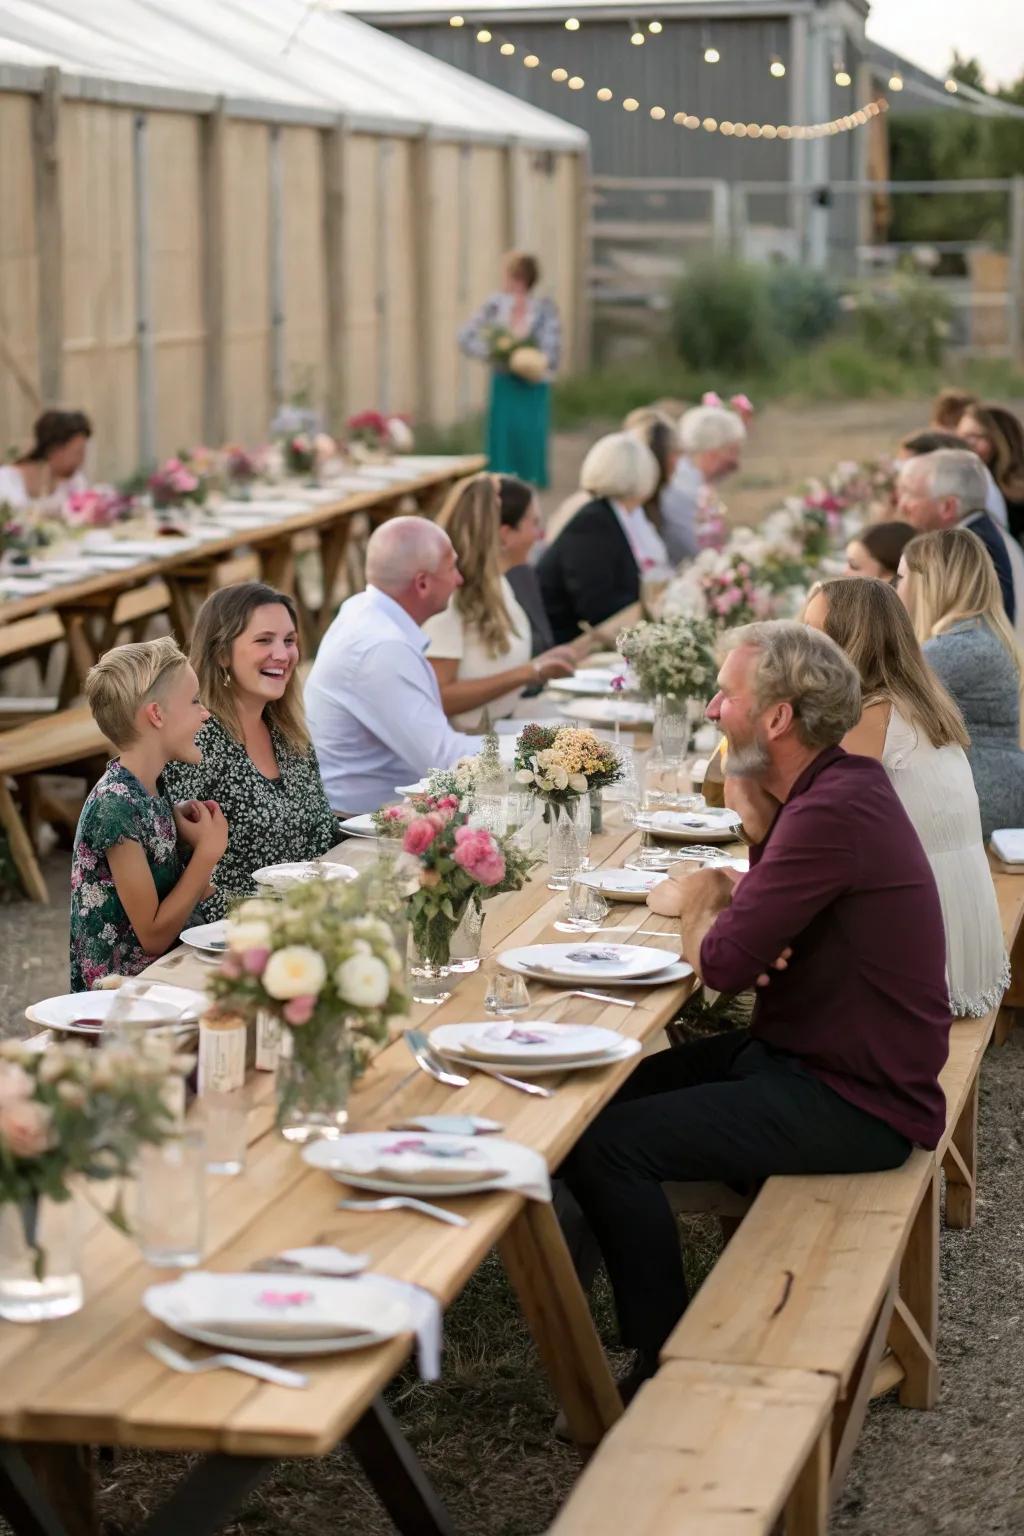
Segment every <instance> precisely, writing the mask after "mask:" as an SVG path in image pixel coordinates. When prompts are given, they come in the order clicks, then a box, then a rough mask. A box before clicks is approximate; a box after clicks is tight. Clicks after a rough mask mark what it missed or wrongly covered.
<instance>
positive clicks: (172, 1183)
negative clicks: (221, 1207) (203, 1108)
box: [135, 1130, 206, 1269]
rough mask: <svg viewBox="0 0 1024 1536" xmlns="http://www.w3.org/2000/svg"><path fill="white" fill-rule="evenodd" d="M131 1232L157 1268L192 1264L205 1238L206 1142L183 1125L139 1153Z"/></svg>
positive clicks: (198, 1133) (197, 1260) (201, 1255)
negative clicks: (167, 1138) (133, 1232)
mask: <svg viewBox="0 0 1024 1536" xmlns="http://www.w3.org/2000/svg"><path fill="white" fill-rule="evenodd" d="M137 1172H138V1183H137V1188H136V1210H135V1234H136V1237H137V1239H138V1243H139V1247H140V1249H141V1250H142V1256H143V1258H144V1259H145V1260H146V1261H147V1263H149V1264H153V1265H155V1266H156V1267H157V1268H158V1269H193V1268H194V1267H195V1266H196V1265H197V1264H198V1263H199V1262H200V1260H201V1259H202V1257H203V1243H204V1239H205V1237H206V1142H205V1139H204V1137H203V1135H202V1133H201V1132H200V1131H197V1130H186V1131H183V1132H182V1134H181V1135H180V1136H175V1137H172V1139H171V1140H170V1141H165V1142H164V1144H163V1146H160V1147H148V1146H147V1147H143V1148H142V1151H141V1153H140V1154H139V1162H138V1170H137Z"/></svg>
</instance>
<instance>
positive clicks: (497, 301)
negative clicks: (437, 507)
mask: <svg viewBox="0 0 1024 1536" xmlns="http://www.w3.org/2000/svg"><path fill="white" fill-rule="evenodd" d="M539 277H540V267H539V265H538V263H537V259H536V257H534V256H528V255H527V254H526V253H525V252H524V251H512V252H511V253H510V254H509V255H508V256H506V257H505V261H504V285H503V287H502V289H501V292H500V293H493V294H491V296H490V298H488V299H487V300H485V302H484V303H483V304H482V305H481V306H480V308H479V309H478V310H477V312H476V314H475V315H474V316H473V318H472V319H471V320H470V321H469V322H468V324H467V325H464V326H463V328H462V330H461V331H460V332H459V346H460V347H461V348H462V350H463V352H465V353H466V354H467V356H469V357H478V358H482V359H484V360H485V361H486V362H489V363H490V365H491V393H490V401H489V405H488V413H487V457H488V460H489V463H490V468H491V469H492V470H493V471H494V472H495V473H496V474H500V475H516V476H518V478H519V479H520V480H526V481H527V482H528V483H529V484H530V485H534V486H537V487H538V488H539V489H543V488H544V487H545V486H546V485H547V483H548V432H549V428H550V414H551V384H550V378H551V375H552V374H553V373H554V372H555V371H556V369H557V368H558V363H559V359H560V357H561V351H562V326H561V321H560V320H559V317H558V309H557V307H556V305H555V302H554V300H553V299H549V298H535V297H534V296H533V290H534V289H535V287H536V285H537V280H538V278H539Z"/></svg>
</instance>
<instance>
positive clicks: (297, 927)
mask: <svg viewBox="0 0 1024 1536" xmlns="http://www.w3.org/2000/svg"><path fill="white" fill-rule="evenodd" d="M369 905H370V900H369V889H368V886H367V882H366V881H365V879H360V880H353V881H351V882H345V883H343V882H342V881H339V880H314V881H310V882H309V883H308V884H305V885H297V886H293V887H292V888H291V889H290V890H288V891H286V892H285V894H284V896H283V897H282V898H281V899H280V900H279V901H265V900H261V899H259V898H255V899H250V900H248V901H243V902H242V903H241V904H240V905H239V906H238V907H237V908H235V910H234V911H233V912H232V914H231V917H230V920H229V923H228V931H227V946H228V948H227V953H226V954H225V956H224V958H223V959H222V961H221V963H220V966H219V968H218V970H217V971H215V972H214V974H213V976H212V977H211V979H210V982H209V985H208V991H209V992H210V995H211V996H212V997H213V998H214V999H215V1000H216V1001H217V1002H218V1003H220V1004H222V1005H224V1006H226V1007H229V1008H230V1009H231V1010H232V1011H234V1012H237V1013H239V1014H241V1015H242V1017H243V1018H246V1019H253V1020H254V1019H255V1017H256V1015H257V1014H258V1013H262V1014H269V1015H270V1016H271V1017H272V1018H274V1019H276V1021H277V1022H278V1024H279V1026H280V1027H281V1030H282V1037H281V1044H282V1050H281V1058H280V1060H279V1062H278V1068H277V1073H278V1075H277V1122H278V1126H279V1128H280V1129H281V1131H282V1133H283V1134H284V1135H285V1136H286V1137H287V1138H288V1139H289V1140H291V1141H308V1140H309V1139H311V1138H312V1137H314V1136H337V1135H340V1134H341V1132H342V1131H343V1130H344V1129H345V1126H346V1124H347V1121H348V1091H349V1085H350V1083H351V1081H352V1079H353V1078H355V1077H358V1076H359V1074H360V1073H361V1072H362V1071H363V1070H364V1068H365V1066H366V1063H367V1061H368V1059H369V1056H370V1053H371V1047H372V1046H373V1045H374V1044H381V1043H382V1042H384V1041H386V1040H387V1038H388V1020H389V1018H391V1017H392V1016H393V1015H397V1014H401V1013H402V1012H404V1010H405V1005H406V996H405V991H404V987H403V976H404V959H403V957H402V956H400V955H399V953H398V951H397V949H396V948H395V942H394V935H393V933H392V929H391V927H390V926H389V925H388V923H387V922H385V921H383V920H382V919H381V918H380V917H379V916H378V915H377V914H376V913H375V912H373V911H371V910H368V907H369Z"/></svg>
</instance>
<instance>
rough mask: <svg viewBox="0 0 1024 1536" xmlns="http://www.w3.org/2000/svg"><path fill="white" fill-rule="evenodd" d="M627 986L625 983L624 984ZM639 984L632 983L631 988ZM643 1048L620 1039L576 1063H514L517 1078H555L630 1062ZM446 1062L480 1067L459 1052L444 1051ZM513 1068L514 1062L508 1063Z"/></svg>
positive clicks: (475, 1057)
mask: <svg viewBox="0 0 1024 1536" xmlns="http://www.w3.org/2000/svg"><path fill="white" fill-rule="evenodd" d="M623 985H625V983H623ZM635 985H637V983H635V982H630V986H635ZM642 1049H643V1047H642V1046H641V1044H640V1041H639V1040H625V1039H622V1038H621V1037H620V1039H619V1043H618V1045H617V1046H616V1047H615V1048H614V1050H611V1051H602V1052H601V1053H600V1054H598V1055H595V1056H585V1057H583V1058H582V1060H574V1061H548V1062H541V1061H534V1062H523V1061H517V1062H515V1063H514V1066H515V1076H516V1077H554V1075H555V1074H556V1073H557V1072H586V1071H589V1070H591V1069H592V1068H594V1067H612V1066H614V1065H615V1063H616V1062H619V1061H629V1059H630V1057H632V1056H639V1054H640V1052H641V1050H642ZM442 1055H443V1056H444V1058H445V1060H446V1061H451V1062H453V1063H455V1064H457V1065H458V1066H462V1067H479V1066H480V1065H481V1061H480V1057H479V1056H469V1055H463V1054H462V1053H461V1052H459V1051H443V1052H442ZM508 1066H509V1067H512V1066H513V1063H512V1062H509V1063H508Z"/></svg>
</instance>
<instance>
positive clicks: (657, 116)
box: [651, 107, 665, 123]
mask: <svg viewBox="0 0 1024 1536" xmlns="http://www.w3.org/2000/svg"><path fill="white" fill-rule="evenodd" d="M651 117H653V119H654V121H655V122H656V123H661V122H664V119H665V108H664V107H652V108H651Z"/></svg>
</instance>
